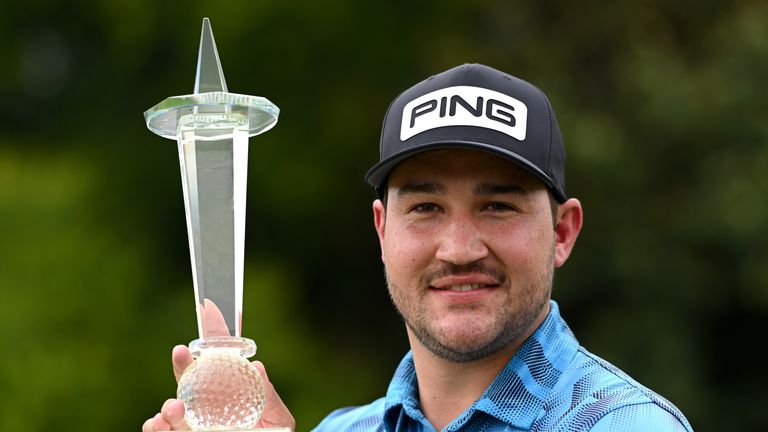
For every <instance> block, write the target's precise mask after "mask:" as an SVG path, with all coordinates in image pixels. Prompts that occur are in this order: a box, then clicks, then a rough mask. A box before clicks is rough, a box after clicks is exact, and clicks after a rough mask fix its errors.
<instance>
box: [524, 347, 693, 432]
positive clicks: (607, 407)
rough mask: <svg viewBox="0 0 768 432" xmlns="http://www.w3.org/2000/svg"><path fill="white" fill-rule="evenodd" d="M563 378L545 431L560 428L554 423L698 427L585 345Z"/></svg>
mask: <svg viewBox="0 0 768 432" xmlns="http://www.w3.org/2000/svg"><path fill="white" fill-rule="evenodd" d="M563 378H564V379H563V380H561V382H560V383H559V386H558V387H559V388H558V389H557V390H556V391H555V392H554V393H553V394H552V395H551V397H550V398H549V400H548V401H547V402H546V403H545V407H544V411H545V414H544V416H543V417H541V418H539V422H540V424H541V425H542V426H544V425H547V426H548V427H544V428H543V429H541V430H560V429H559V427H552V426H554V424H553V422H554V423H559V424H560V426H562V425H563V424H566V423H567V424H569V425H572V426H578V428H579V429H578V430H590V431H594V432H604V431H665V432H666V431H691V430H692V429H691V426H690V424H689V423H688V420H687V419H686V418H685V416H684V415H683V414H682V412H681V411H680V410H679V409H678V408H677V407H675V406H674V405H673V404H672V403H671V402H669V401H668V400H666V399H665V398H664V397H662V396H660V395H659V394H657V393H656V392H654V391H652V390H650V389H649V388H647V387H645V386H643V385H642V384H640V383H639V382H637V381H636V380H634V379H633V378H632V377H630V376H629V375H627V374H626V373H624V372H623V371H622V370H620V369H619V368H617V367H616V366H614V365H612V364H611V363H609V362H607V361H605V360H603V359H602V358H600V357H598V356H596V355H594V354H592V353H590V352H589V351H587V350H585V349H584V348H580V349H579V350H578V353H577V355H576V357H575V358H574V359H573V362H572V363H571V364H570V367H569V368H568V370H567V371H566V372H565V376H564V377H563ZM550 428H551V429H550ZM536 430H538V429H536Z"/></svg>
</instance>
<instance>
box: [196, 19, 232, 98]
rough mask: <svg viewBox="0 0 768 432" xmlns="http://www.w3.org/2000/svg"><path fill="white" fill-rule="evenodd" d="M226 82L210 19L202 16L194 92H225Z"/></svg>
mask: <svg viewBox="0 0 768 432" xmlns="http://www.w3.org/2000/svg"><path fill="white" fill-rule="evenodd" d="M226 91H227V82H226V81H225V80H224V71H222V69H221V61H220V60H219V51H218V50H217V49H216V40H215V39H214V38H213V30H212V29H211V21H210V20H209V19H208V18H203V30H202V32H201V34H200V50H199V52H198V55H197V76H196V77H195V94H199V93H207V92H226Z"/></svg>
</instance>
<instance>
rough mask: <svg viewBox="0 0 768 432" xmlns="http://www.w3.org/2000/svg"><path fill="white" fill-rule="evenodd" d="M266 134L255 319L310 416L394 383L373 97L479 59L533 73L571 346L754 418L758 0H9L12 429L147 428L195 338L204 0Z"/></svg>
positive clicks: (6, 357)
mask: <svg viewBox="0 0 768 432" xmlns="http://www.w3.org/2000/svg"><path fill="white" fill-rule="evenodd" d="M205 16H208V17H210V18H211V22H212V25H213V29H214V33H215V36H216V41H217V44H218V48H219V53H220V55H221V59H222V64H223V67H224V72H225V75H226V78H227V83H228V85H229V89H230V90H231V91H233V92H237V93H245V94H254V95H263V96H266V97H268V98H269V99H271V100H272V101H273V102H275V103H276V104H277V105H278V106H279V107H280V108H281V110H282V113H281V117H280V122H279V123H278V125H277V127H276V128H275V129H273V130H272V131H270V132H269V133H267V134H265V135H262V136H260V137H257V138H255V139H252V140H251V147H250V149H251V150H250V155H249V158H250V167H249V184H248V197H249V198H248V220H247V239H246V245H247V246H246V261H247V267H246V271H245V319H244V334H245V335H247V336H249V337H252V338H253V339H255V340H256V342H257V344H258V345H259V352H258V353H257V358H259V359H260V360H262V361H264V362H265V363H266V364H267V367H268V370H269V371H270V377H271V379H272V380H273V382H274V383H275V385H276V386H277V387H278V390H279V391H280V392H281V394H282V396H283V398H284V400H285V401H286V402H287V403H288V405H289V406H290V407H292V410H293V412H294V414H295V416H296V418H297V420H298V422H299V423H298V430H300V431H303V430H309V429H310V428H311V427H312V426H314V425H315V424H316V423H317V422H318V421H319V420H320V419H321V418H322V417H323V416H324V415H325V414H326V413H328V412H329V411H330V410H332V409H334V408H337V407H341V406H346V405H356V404H361V403H365V402H367V401H369V400H371V399H373V398H375V397H378V396H380V395H382V394H383V393H384V391H385V389H386V385H387V383H388V381H389V378H390V376H391V374H392V372H393V371H394V368H395V366H396V364H397V362H398V360H399V359H400V357H401V356H402V354H403V353H404V351H405V350H406V349H407V344H406V341H405V335H404V331H403V328H402V324H401V323H400V322H399V319H398V317H397V316H396V315H395V313H394V312H393V311H392V308H391V306H390V304H389V300H388V298H387V295H386V290H385V288H384V284H383V277H382V269H381V265H380V262H379V250H378V244H377V241H376V238H375V233H374V230H373V228H372V217H371V214H370V202H371V200H372V199H373V198H374V193H373V191H372V190H371V189H370V188H369V187H368V186H367V185H366V184H365V183H364V181H363V180H362V177H363V174H364V173H365V171H366V170H367V168H368V167H369V166H370V165H372V164H373V163H374V162H375V161H376V160H377V157H378V156H377V155H378V136H379V128H380V124H381V119H382V117H383V114H384V111H385V110H386V108H387V106H388V104H389V102H390V101H391V100H392V99H393V98H394V97H395V96H396V95H397V94H398V93H399V92H400V91H402V90H404V89H405V88H406V87H408V86H410V85H411V84H414V83H415V82H417V81H419V80H421V79H423V78H426V77H427V76H429V75H432V74H434V73H437V72H440V71H443V70H445V69H448V68H450V67H452V66H455V65H457V64H461V63H465V62H480V63H485V64H488V65H490V66H494V67H496V68H498V69H501V70H504V71H507V72H509V73H511V74H513V75H516V76H519V77H521V78H524V79H527V80H529V81H531V82H533V83H534V84H536V85H537V86H539V87H540V88H542V89H543V90H544V91H545V92H546V93H547V94H548V96H549V97H550V99H551V101H552V103H553V105H554V107H555V111H556V112H557V113H558V116H559V120H560V125H561V129H562V131H563V135H564V138H565V142H566V146H567V150H568V157H569V161H568V170H569V171H568V191H569V194H571V195H573V196H577V197H579V198H580V199H581V200H582V202H583V204H584V206H585V212H586V214H585V217H586V224H585V227H584V231H583V233H582V236H581V238H580V239H579V244H578V246H577V248H576V250H575V254H574V255H573V256H572V258H571V261H570V262H569V263H568V264H567V265H566V266H565V267H564V268H563V269H562V270H560V271H559V272H558V273H557V277H556V284H555V285H556V286H555V291H554V297H555V298H556V299H557V300H558V301H559V302H560V304H561V308H562V311H563V315H564V316H565V318H566V319H567V320H568V321H569V322H570V324H571V326H572V327H573V328H574V331H575V332H576V334H577V336H579V338H580V341H581V342H582V344H584V345H585V346H587V347H588V348H589V349H590V350H591V351H593V352H595V353H596V354H598V355H601V356H603V357H605V358H607V359H609V360H610V361H611V362H613V363H615V364H616V365H618V366H619V367H621V368H623V369H624V370H625V371H627V372H628V373H630V374H631V375H633V376H635V377H636V378H638V379H639V380H640V381H641V382H643V383H644V384H646V385H648V386H649V387H652V388H654V389H656V390H657V391H658V392H659V393H661V394H662V395H664V396H666V397H667V398H669V399H670V400H672V401H673V402H675V403H676V404H677V405H678V406H679V407H680V408H681V409H682V410H683V411H684V412H685V413H686V415H687V416H688V418H689V420H690V421H691V422H692V424H693V425H694V427H695V428H696V430H697V431H720V430H758V429H763V428H764V425H765V422H764V419H765V415H764V412H765V406H766V405H767V404H768V396H766V395H765V393H764V390H763V389H764V388H766V386H768V374H766V372H765V371H764V369H763V367H762V366H761V364H760V358H761V357H759V356H758V355H757V354H756V352H755V350H753V349H752V348H750V347H752V346H753V345H752V344H753V343H754V344H755V345H759V344H761V343H762V342H760V341H765V335H764V333H763V332H764V330H765V328H766V324H765V323H766V320H767V319H768V224H766V221H768V199H767V198H768V122H767V121H766V120H768V102H766V101H767V100H768V99H767V98H766V94H768V92H766V84H765V83H766V77H768V25H766V23H768V3H766V2H764V1H760V0H754V1H748V0H745V1H731V2H721V1H713V0H699V1H693V0H686V1H676V2H669V1H661V0H633V1H617V2H596V1H575V2H574V1H567V0H546V1H536V2H522V1H506V0H488V1H472V2H470V1H457V0H441V1H430V2H427V1H402V0H390V1H375V2H363V1H354V0H336V1H310V0H294V1H279V0H253V1H245V0H243V1H234V0H231V1H225V2H213V1H185V2H159V1H150V0H111V1H106V0H104V1H97V0H92V1H85V0H83V1H78V2H75V1H70V2H67V1H63V0H24V1H20V0H5V1H3V2H2V3H0V53H1V54H0V55H1V56H2V59H1V60H0V62H1V63H0V64H1V65H2V67H0V96H1V97H2V101H3V103H2V104H1V105H0V131H2V134H0V290H1V291H0V292H2V301H0V335H1V336H2V341H3V343H4V346H5V347H6V348H5V351H4V354H3V355H2V356H0V390H2V391H1V392H0V430H3V431H12V430H28V431H42V430H75V429H76V430H79V431H83V432H85V431H102V430H139V429H140V427H141V424H142V422H143V421H144V419H145V418H147V417H149V416H151V415H153V414H154V413H155V412H156V411H157V410H158V409H159V407H160V405H161V404H162V402H163V401H164V400H165V398H166V397H169V396H171V395H172V394H173V393H174V392H175V382H174V380H173V376H172V373H171V369H170V349H171V347H172V346H173V345H174V344H177V343H187V342H188V341H190V340H192V339H194V338H195V337H196V336H197V335H196V324H195V316H194V297H193V293H192V279H191V270H190V265H189V255H188V248H187V239H186V227H185V225H184V224H185V221H184V209H183V201H182V192H181V186H180V176H179V168H178V161H177V153H176V147H175V144H174V143H173V142H171V141H168V140H164V139H161V138H159V137H157V136H156V135H154V134H152V133H151V132H149V131H148V130H147V129H146V127H145V125H144V122H143V118H142V113H143V111H144V110H146V109H148V108H150V107H151V106H153V105H154V104H156V103H158V102H159V101H161V100H162V99H164V98H165V97H167V96H172V95H180V94H187V93H191V92H192V88H193V84H194V76H195V71H194V68H195V63H196V59H197V44H198V42H199V34H200V33H199V32H200V25H201V21H202V18H203V17H205Z"/></svg>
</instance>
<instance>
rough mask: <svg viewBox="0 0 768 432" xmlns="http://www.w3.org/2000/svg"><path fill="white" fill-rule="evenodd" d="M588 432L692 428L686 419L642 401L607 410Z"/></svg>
mask: <svg viewBox="0 0 768 432" xmlns="http://www.w3.org/2000/svg"><path fill="white" fill-rule="evenodd" d="M683 422H685V423H683ZM590 432H693V429H691V427H690V425H688V423H687V420H683V421H681V420H680V419H679V418H677V417H676V416H675V415H674V414H672V413H670V412H669V411H666V410H664V409H663V408H661V407H659V406H658V405H656V404H653V403H643V404H636V405H627V406H623V407H621V408H617V409H615V410H613V411H611V412H609V413H608V414H606V415H605V416H604V417H603V418H601V419H600V420H599V421H598V422H597V423H595V425H594V426H593V427H592V428H591V429H590Z"/></svg>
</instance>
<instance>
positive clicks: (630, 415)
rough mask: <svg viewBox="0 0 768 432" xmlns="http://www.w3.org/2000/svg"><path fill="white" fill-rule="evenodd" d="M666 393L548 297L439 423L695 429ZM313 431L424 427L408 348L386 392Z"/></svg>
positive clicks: (463, 427) (475, 430)
mask: <svg viewBox="0 0 768 432" xmlns="http://www.w3.org/2000/svg"><path fill="white" fill-rule="evenodd" d="M692 430H693V429H692V428H691V425H690V424H689V423H688V420H686V418H685V416H683V414H682V413H681V412H680V411H679V410H678V409H677V408H676V407H675V406H674V405H672V404H671V403H670V402H669V401H667V400H666V399H664V398H663V397H661V396H659V395H657V394H656V393H654V392H653V391H651V390H649V389H647V388H645V387H643V386H642V385H640V384H639V383H638V382H637V381H635V380H634V379H632V378H631V377H629V376H628V375H626V374H625V373H623V372H622V371H620V370H619V369H618V368H616V367H615V366H613V365H611V364H610V363H608V362H606V361H605V360H603V359H601V358H599V357H597V356H596V355H594V354H591V353H590V352H588V351H587V350H586V349H584V348H583V347H581V346H579V343H578V341H577V340H576V338H575V337H574V335H573V333H572V332H571V329H570V328H568V325H567V324H566V323H565V321H563V319H562V318H561V317H560V311H559V308H558V306H557V303H555V302H554V301H552V302H551V308H550V312H549V315H548V316H547V319H546V320H545V321H544V322H543V323H542V324H541V326H540V327H539V328H538V329H537V330H536V332H535V333H534V334H533V335H531V337H530V338H528V340H527V341H526V342H525V343H524V344H523V345H522V346H521V347H520V350H519V351H518V352H517V353H516V354H515V355H514V356H513V357H512V359H510V361H509V363H508V364H507V366H506V367H505V368H504V369H503V370H502V371H501V372H500V373H499V375H498V376H497V377H496V378H495V380H494V381H493V382H492V383H491V385H490V386H489V387H488V388H487V389H486V390H485V392H484V393H483V394H482V396H480V398H479V399H478V400H477V401H475V403H473V404H472V406H470V407H469V408H467V410H466V411H464V413H462V414H461V415H460V416H459V417H457V418H455V419H454V420H453V421H452V422H451V423H450V424H448V426H446V427H445V429H443V431H446V432H447V431H463V432H496V431H558V432H583V431H592V432H607V431H614V432H641V431H642V432H673V431H674V432H678V431H679V432H686V431H687V432H692ZM314 431H315V432H374V431H380V432H384V431H387V432H427V431H435V428H434V427H433V426H432V425H431V424H430V423H429V421H427V419H426V418H425V417H424V414H423V413H422V411H421V408H420V406H419V389H418V383H417V381H416V369H415V367H414V364H413V354H412V353H410V352H409V353H408V354H406V356H405V358H403V360H402V362H401V363H400V366H399V367H398V368H397V371H396V372H395V376H394V377H393V378H392V382H391V383H390V385H389V390H388V391H387V395H386V397H383V398H381V399H378V400H376V401H374V402H372V403H370V404H368V405H365V406H362V407H357V408H343V409H339V410H336V411H334V412H332V413H331V414H330V415H329V416H328V417H326V418H325V419H324V420H323V421H322V422H321V423H320V424H319V425H318V426H317V428H315V429H314Z"/></svg>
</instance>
